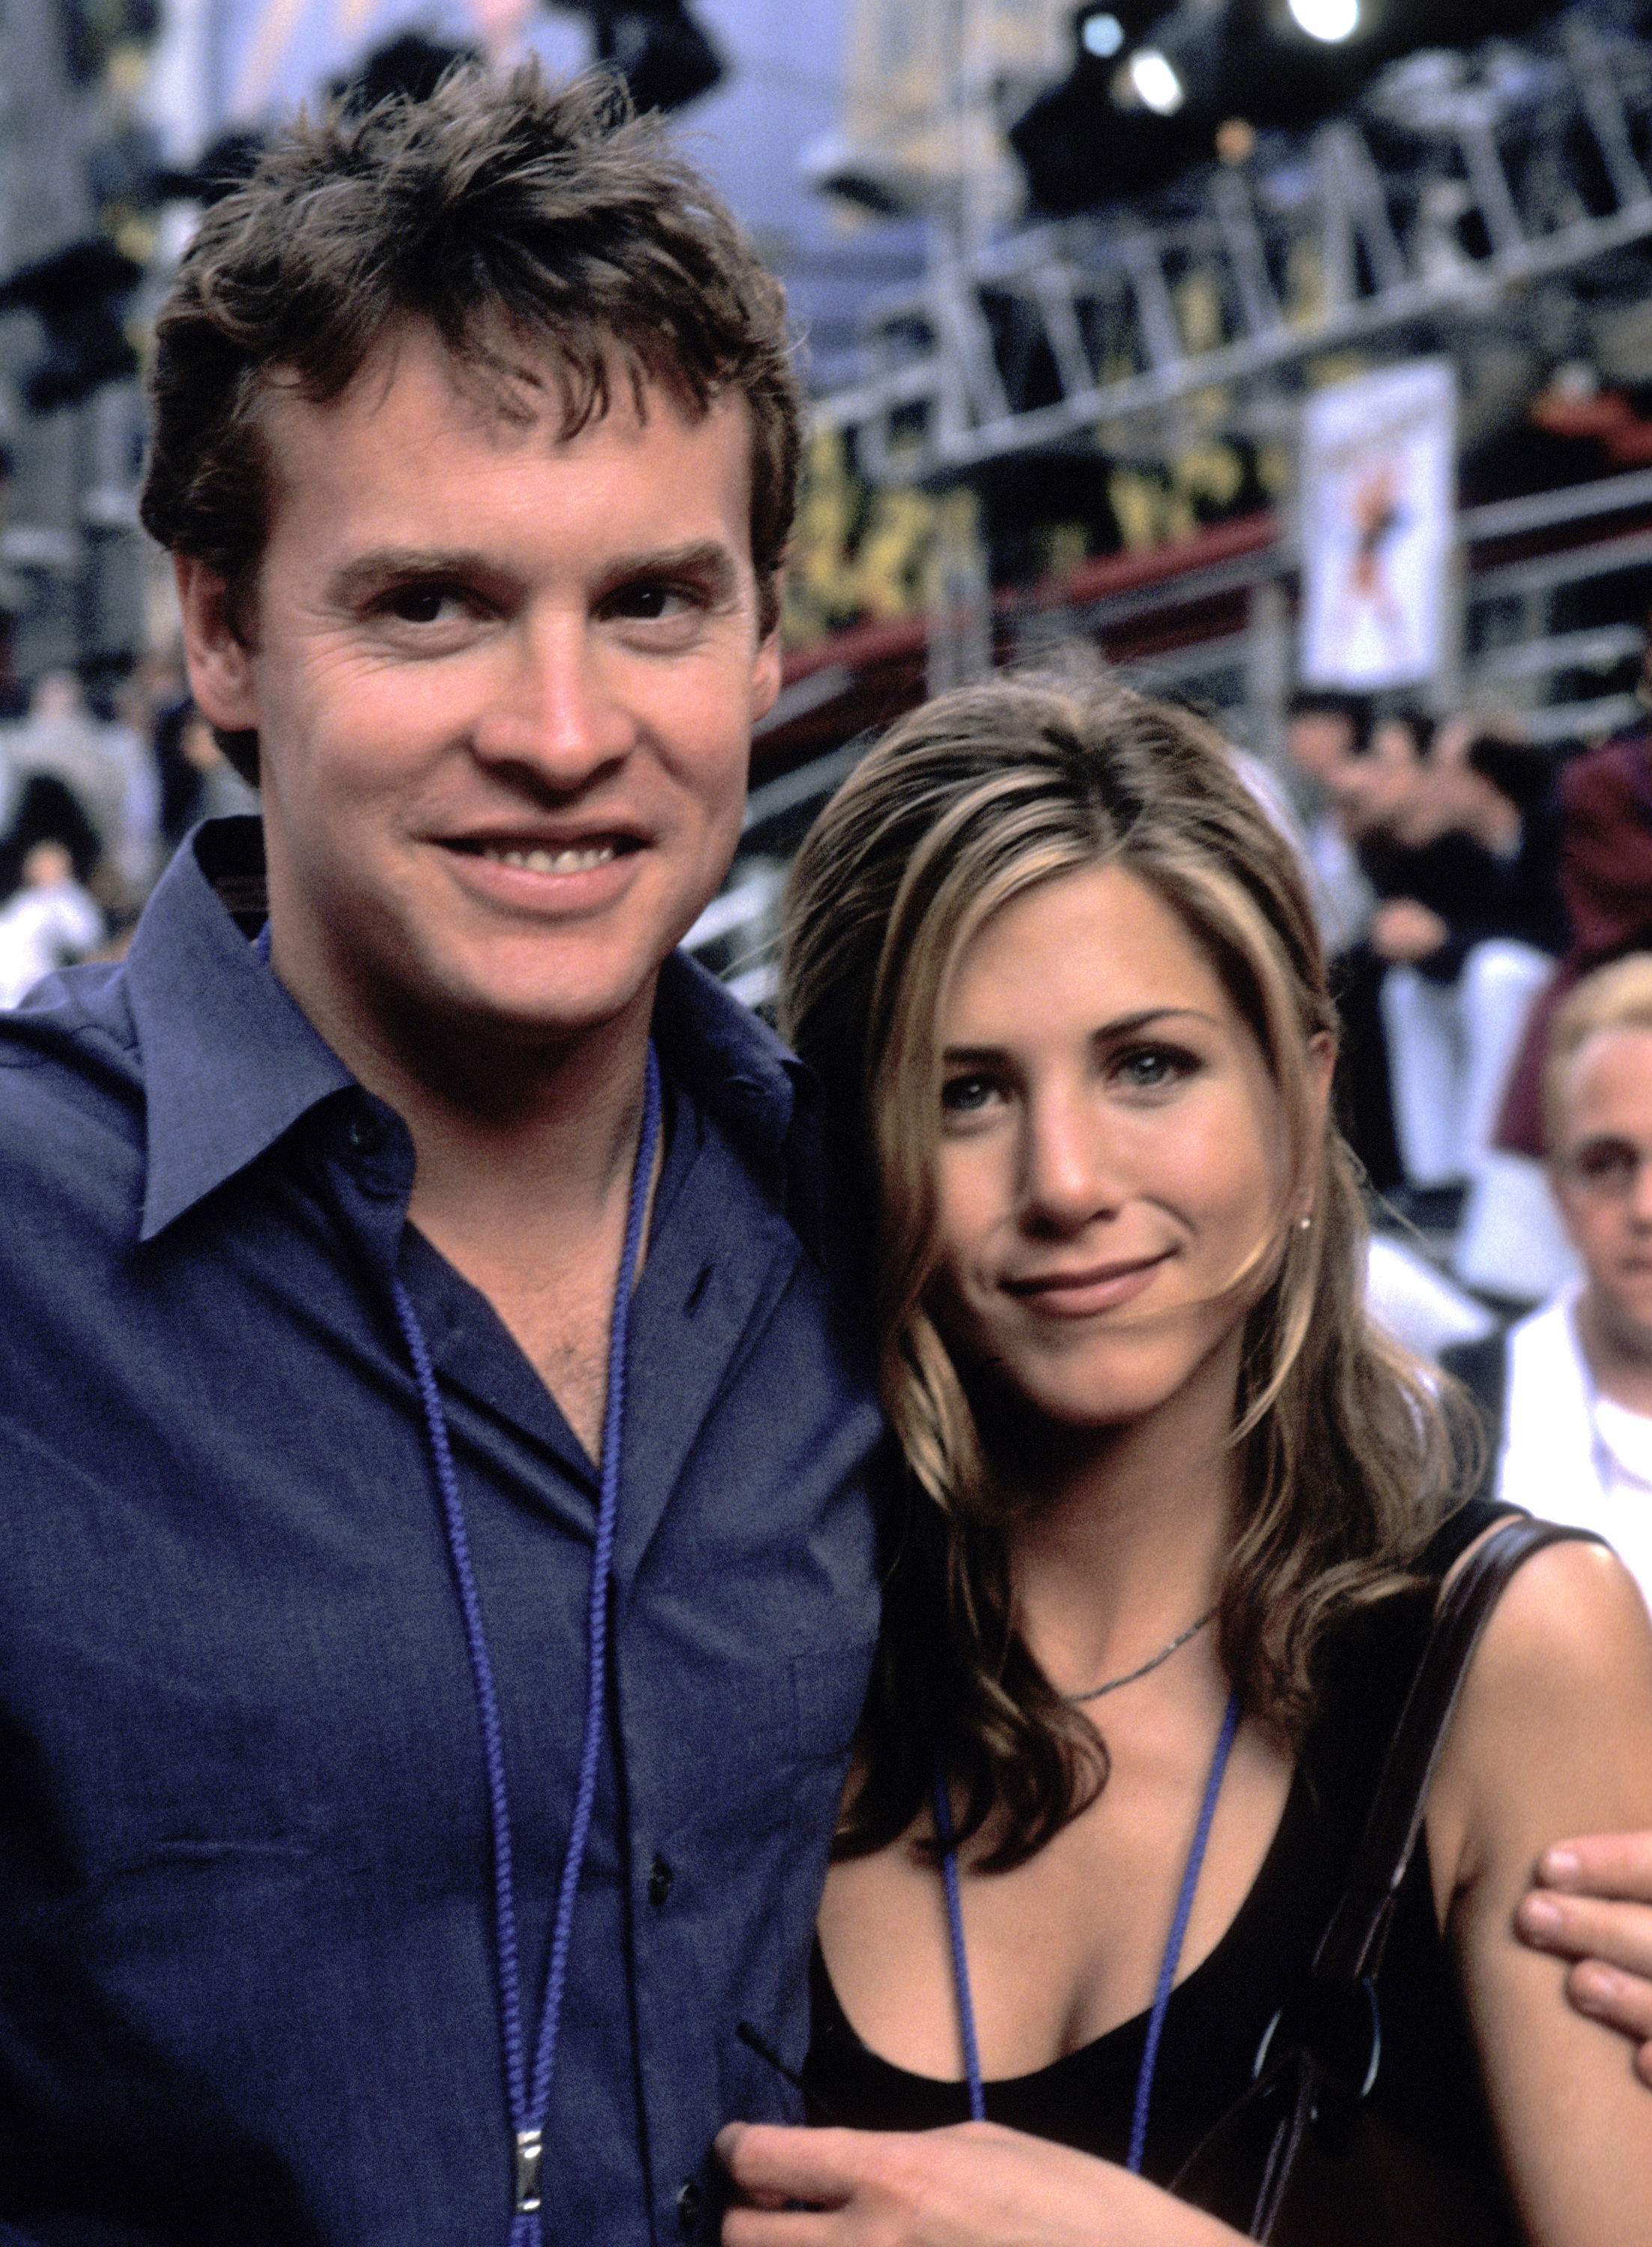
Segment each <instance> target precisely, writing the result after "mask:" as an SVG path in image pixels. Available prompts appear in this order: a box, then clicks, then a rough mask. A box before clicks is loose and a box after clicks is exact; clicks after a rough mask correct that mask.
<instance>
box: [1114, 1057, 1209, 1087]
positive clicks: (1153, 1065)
mask: <svg viewBox="0 0 1652 2247" xmlns="http://www.w3.org/2000/svg"><path fill="white" fill-rule="evenodd" d="M1197 1068H1198V1057H1197V1056H1196V1055H1193V1054H1189V1053H1183V1052H1181V1051H1180V1050H1179V1049H1178V1048H1175V1047H1171V1046H1137V1047H1134V1048H1132V1049H1131V1050H1130V1052H1129V1053H1125V1054H1121V1055H1119V1056H1118V1057H1117V1059H1116V1061H1115V1062H1114V1063H1113V1074H1114V1076H1115V1078H1116V1080H1117V1082H1119V1083H1122V1084H1123V1085H1124V1086H1125V1088H1126V1089H1128V1090H1130V1091H1133V1092H1158V1091H1161V1090H1163V1089H1164V1087H1165V1086H1166V1085H1171V1084H1176V1083H1180V1081H1181V1079H1182V1078H1183V1077H1184V1076H1191V1074H1192V1073H1193V1071H1194V1070H1195V1069H1197Z"/></svg>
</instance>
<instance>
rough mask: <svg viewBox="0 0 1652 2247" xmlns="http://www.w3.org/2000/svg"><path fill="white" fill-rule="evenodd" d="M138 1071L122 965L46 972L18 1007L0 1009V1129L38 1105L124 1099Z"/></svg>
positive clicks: (136, 1089) (123, 1102) (137, 1082)
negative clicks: (54, 972)
mask: <svg viewBox="0 0 1652 2247" xmlns="http://www.w3.org/2000/svg"><path fill="white" fill-rule="evenodd" d="M141 1090H142V1069H141V1062H140V1055H139V1050H138V1039H137V1033H136V1030H135V1028H134V1027H133V1018H132V1007H131V1003H130V1000H129V997H128V994H127V988H126V970H125V967H124V965H123V964H122V963H120V962H119V961H117V962H113V963H109V962H99V963H96V964H93V965H89V966H81V967H65V968H62V969H59V970H58V973H56V974H53V975H50V976H48V977H47V978H46V980H44V982H43V983H40V984H38V985H37V986H36V987H35V988H34V989H33V990H32V991H31V993H30V994H29V995H28V997H27V998H26V999H25V1000H24V1003H23V1004H22V1005H21V1006H20V1007H10V1008H8V1009H6V1010H5V1011H4V1012H0V1131H5V1132H7V1134H8V1135H9V1133H10V1119H11V1118H13V1117H17V1116H18V1115H19V1114H24V1115H29V1116H32V1115H35V1114H37V1113H38V1110H40V1109H41V1108H42V1107H49V1106H52V1105H58V1106H62V1107H67V1108H85V1107H88V1106H91V1105H95V1104H101V1103H106V1102H107V1101H108V1100H109V1099H111V1098H112V1097H113V1099H114V1100H115V1101H116V1102H117V1103H119V1105H120V1106H122V1107H125V1106H128V1105H130V1104H131V1102H132V1100H133V1097H134V1096H138V1095H140V1094H141Z"/></svg>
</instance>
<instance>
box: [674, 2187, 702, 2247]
mask: <svg viewBox="0 0 1652 2247" xmlns="http://www.w3.org/2000/svg"><path fill="white" fill-rule="evenodd" d="M705 2212H706V2196H705V2194H704V2193H703V2192H702V2191H701V2190H700V2187H699V2186H698V2185H697V2184H696V2183H695V2182H694V2180H693V2177H690V2178H689V2180H688V2182H687V2183H686V2185H685V2186H684V2187H683V2189H682V2190H681V2191H680V2192H679V2194H678V2196H677V2229H678V2230H679V2231H680V2232H681V2233H682V2235H683V2237H684V2238H685V2239H692V2238H693V2237H694V2235H695V2234H696V2232H698V2230H700V2217H701V2216H703V2215H704V2214H705Z"/></svg>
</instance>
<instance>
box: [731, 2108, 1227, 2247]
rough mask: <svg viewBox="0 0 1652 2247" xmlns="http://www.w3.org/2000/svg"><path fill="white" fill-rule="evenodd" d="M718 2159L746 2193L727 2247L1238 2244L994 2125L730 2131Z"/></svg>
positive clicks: (1160, 2196) (1080, 2159)
mask: <svg viewBox="0 0 1652 2247" xmlns="http://www.w3.org/2000/svg"><path fill="white" fill-rule="evenodd" d="M717 2151H718V2153H719V2154H720V2156H721V2158H722V2162H723V2165H724V2167H725V2168H727V2171H728V2173H729V2175H730V2176H731V2177H732V2178H733V2179H734V2183H735V2185H736V2187H737V2188H738V2189H739V2191H740V2194H741V2204H740V2205H738V2206H736V2207H733V2208H731V2209H729V2210H728V2213H727V2215H726V2216H724V2218H723V2247H1007V2243H1008V2242H1011V2241H1013V2242H1014V2247H1243V2242H1242V2240H1241V2239H1240V2237H1239V2233H1238V2232H1237V2231H1231V2230H1229V2229H1228V2227H1227V2225H1226V2224H1225V2223H1217V2221H1216V2219H1215V2218H1214V2217H1213V2216H1205V2215H1201V2213H1200V2212H1199V2210H1198V2209H1196V2208H1189V2207H1188V2206H1187V2205H1186V2203H1184V2202H1183V2201H1179V2200H1172V2199H1171V2196H1170V2195H1169V2194H1168V2193H1166V2192H1161V2191H1160V2190H1159V2189H1158V2187H1157V2185H1151V2184H1147V2183H1145V2182H1143V2180H1142V2178H1140V2177H1137V2176H1132V2175H1130V2172H1129V2170H1127V2169H1122V2168H1116V2167H1115V2166H1114V2164H1113V2163H1112V2162H1101V2161H1096V2160H1095V2159H1094V2158H1093V2157H1092V2156H1091V2155H1089V2154H1080V2153H1075V2152H1074V2151H1073V2149H1072V2148H1071V2147H1069V2146H1057V2145H1052V2144H1051V2142H1050V2141H1049V2140H1048V2139H1047V2138H1029V2137H1027V2136H1026V2135H1024V2134H1023V2133H1022V2132H1021V2131H1019V2130H1005V2129H1000V2127H999V2126H998V2124H997V2123H995V2122H961V2123H959V2124H957V2125H956V2126H955V2127H952V2129H948V2130H925V2131H924V2132H922V2133H921V2134H909V2133H906V2132H903V2131H897V2130H887V2131H886V2130H787V2129H781V2128H778V2127H775V2125H774V2124H772V2123H767V2122H731V2123H730V2124H729V2126H728V2127H727V2129H726V2130H724V2131H723V2132H722V2134H721V2135H720V2137H719V2138H718V2141H717ZM787 2201H807V2202H809V2203H812V2205H810V2206H809V2207H808V2208H802V2209H800V2208H788V2207H786V2206H785V2205H784V2203H786V2202H787Z"/></svg>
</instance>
